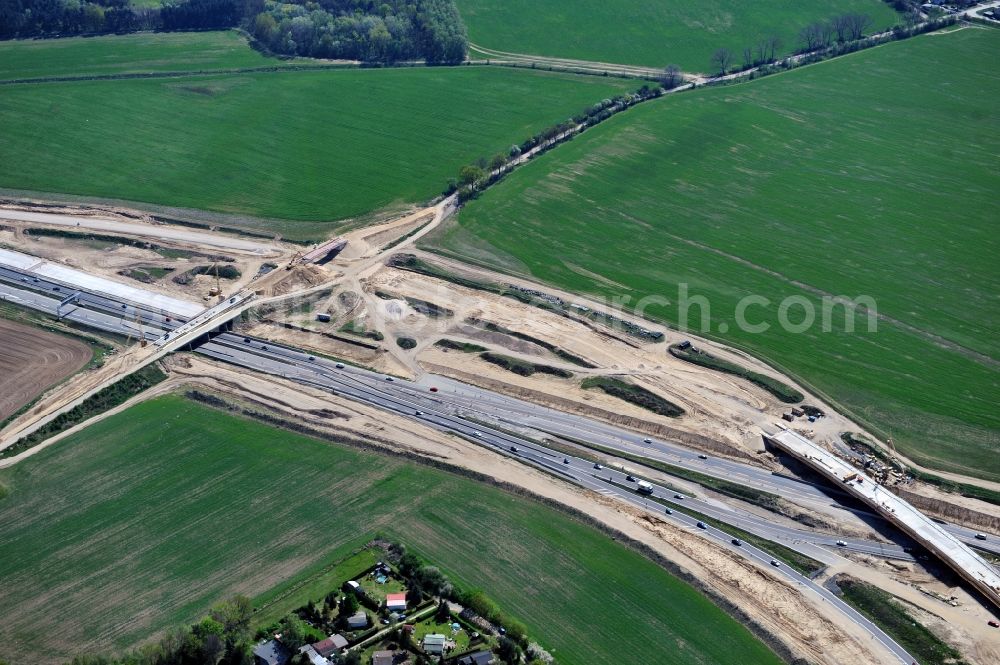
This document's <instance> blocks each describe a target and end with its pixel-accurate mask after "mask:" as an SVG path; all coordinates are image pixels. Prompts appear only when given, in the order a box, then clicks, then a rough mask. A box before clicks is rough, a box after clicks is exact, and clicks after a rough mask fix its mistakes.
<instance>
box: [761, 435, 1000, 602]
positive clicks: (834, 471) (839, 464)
mask: <svg viewBox="0 0 1000 665" xmlns="http://www.w3.org/2000/svg"><path fill="white" fill-rule="evenodd" d="M764 438H765V439H766V440H767V441H768V442H769V443H771V444H772V445H774V446H776V447H778V448H779V449H781V450H782V451H784V452H786V453H788V454H789V455H791V456H792V457H794V458H795V459H797V460H799V461H800V462H802V463H804V464H806V465H807V466H809V467H810V468H811V469H813V470H815V471H817V472H818V473H819V474H820V475H822V476H823V477H824V478H827V479H828V480H830V481H831V482H832V483H834V484H835V485H837V486H839V487H842V488H844V489H845V490H847V492H849V493H850V494H851V496H853V497H855V498H856V499H860V500H861V501H862V502H864V503H865V504H866V505H868V506H871V508H872V509H873V510H875V512H877V513H878V514H879V515H881V516H882V517H883V518H884V519H886V520H887V521H889V522H891V523H892V524H894V525H896V526H897V527H899V529H901V530H902V531H903V532H904V533H906V534H907V535H909V536H910V537H911V538H913V539H914V540H915V541H917V542H918V543H920V544H921V545H923V546H924V547H926V548H927V549H928V550H930V552H932V553H933V554H934V555H935V556H937V557H938V558H939V559H941V560H942V561H943V562H945V563H946V564H948V566H949V567H951V569H952V570H954V571H955V572H956V573H958V574H959V575H960V576H961V577H962V578H963V579H965V581H967V582H968V583H969V584H971V585H972V586H973V587H975V588H976V589H978V590H979V591H980V592H981V593H982V594H983V595H984V596H985V597H986V598H987V599H988V600H989V601H990V602H991V603H993V604H994V605H995V606H996V607H997V608H1000V573H998V572H997V570H996V569H995V568H994V567H993V566H991V565H990V564H989V563H987V562H986V561H985V560H984V559H983V558H982V557H981V556H979V555H978V554H976V553H975V552H973V551H972V550H971V549H969V548H968V547H967V546H966V545H964V544H963V543H962V542H961V541H959V540H958V538H956V537H955V536H953V535H952V534H950V533H948V531H946V530H945V529H943V528H942V527H941V525H939V524H938V523H937V522H935V521H934V520H932V519H930V518H929V517H927V516H926V515H924V514H923V513H921V512H920V511H919V510H917V509H916V508H914V507H913V506H911V505H910V504H909V503H908V502H906V501H904V500H903V499H901V498H900V497H898V496H896V495H895V494H893V493H892V492H890V491H889V490H888V489H886V488H884V487H882V486H881V485H879V484H878V483H876V482H875V481H874V480H873V479H872V478H871V477H870V476H868V475H867V474H866V473H865V472H864V471H863V470H861V469H856V468H854V467H853V466H851V465H850V464H848V463H847V462H846V461H844V460H842V459H841V458H839V457H837V456H836V455H834V454H832V453H830V452H828V451H826V450H825V449H823V448H821V447H820V446H817V445H816V444H815V443H813V442H812V441H810V440H809V439H807V438H806V437H804V436H802V435H801V434H798V433H797V432H793V431H792V430H790V429H781V430H779V431H777V432H775V433H770V434H766V435H765V436H764Z"/></svg>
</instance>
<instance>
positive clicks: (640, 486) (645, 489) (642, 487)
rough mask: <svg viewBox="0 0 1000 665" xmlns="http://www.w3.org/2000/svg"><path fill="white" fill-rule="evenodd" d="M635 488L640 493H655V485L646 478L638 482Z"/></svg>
mask: <svg viewBox="0 0 1000 665" xmlns="http://www.w3.org/2000/svg"><path fill="white" fill-rule="evenodd" d="M635 489H636V491H637V492H638V493H639V494H652V493H653V486H652V485H650V484H649V483H647V482H646V481H645V480H640V481H639V482H638V483H636V486H635Z"/></svg>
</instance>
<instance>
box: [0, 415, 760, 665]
mask: <svg viewBox="0 0 1000 665" xmlns="http://www.w3.org/2000/svg"><path fill="white" fill-rule="evenodd" d="M0 482H2V483H3V484H4V485H5V486H7V487H8V488H9V494H8V495H7V496H6V497H5V498H3V499H0V543H2V549H0V552H2V556H0V615H2V616H3V617H4V621H3V622H2V623H0V638H2V639H0V658H7V659H9V660H11V662H38V663H50V662H53V663H54V662H64V661H66V660H68V659H69V657H71V655H73V654H74V653H79V652H89V653H94V652H108V651H111V650H122V649H126V648H128V647H130V646H133V645H136V644H137V643H139V642H142V641H146V640H149V639H151V638H152V637H153V636H154V635H155V634H156V633H157V632H159V631H162V630H164V629H166V628H168V627H172V626H175V625H179V624H183V623H188V622H190V621H192V620H195V619H196V618H197V617H199V616H200V615H201V614H202V613H204V612H205V611H206V610H207V608H208V607H209V606H210V605H212V604H213V603H215V602H218V601H220V600H223V599H225V598H227V597H229V596H231V595H234V594H236V593H244V594H248V595H250V596H256V595H260V596H262V597H263V598H271V596H270V595H269V594H268V589H270V588H272V587H284V586H287V582H288V581H289V580H294V579H296V578H299V579H308V577H309V576H310V575H312V576H315V575H316V574H317V571H318V570H322V567H323V566H324V565H325V564H327V563H328V562H330V561H336V560H338V559H340V558H343V557H344V556H346V555H347V554H348V553H349V552H350V551H351V550H353V549H355V548H357V547H359V546H360V545H362V544H364V543H365V542H367V541H368V540H369V539H370V538H372V537H373V536H375V535H376V534H377V533H380V534H382V535H384V536H386V537H389V538H392V539H396V540H399V541H400V542H403V543H404V544H406V545H407V547H408V548H410V549H411V550H412V551H415V552H417V553H419V554H420V555H421V556H423V557H424V558H426V559H427V560H429V561H433V562H435V564H437V565H440V567H441V568H442V571H443V572H445V573H446V574H447V575H448V576H449V577H450V578H451V579H452V580H453V581H455V582H456V583H457V584H460V585H462V586H463V587H465V588H480V589H483V590H484V591H486V593H487V594H488V595H489V596H490V597H492V598H493V599H494V600H495V601H496V602H497V603H498V604H499V605H500V606H502V607H503V608H504V609H505V610H506V611H508V612H509V613H510V614H511V615H513V616H515V617H518V618H519V619H521V620H523V621H524V623H525V624H526V625H527V627H528V629H529V633H530V634H531V635H532V636H534V637H535V638H536V639H538V640H539V641H540V642H542V643H543V644H545V645H546V646H547V647H548V648H550V649H552V650H553V651H554V652H555V653H556V654H557V655H558V658H559V662H560V663H566V664H573V663H576V664H578V665H599V664H601V663H609V664H610V663H615V664H617V663H622V662H635V663H638V662H656V663H664V664H669V663H678V664H681V663H684V664H688V663H746V662H753V663H762V664H767V663H778V662H779V661H778V659H777V657H776V656H775V655H773V654H772V653H771V652H770V651H768V650H767V648H766V647H765V646H764V645H763V644H762V643H761V642H759V641H758V640H757V639H756V638H754V637H753V636H752V635H751V634H750V633H749V632H748V631H747V630H746V629H745V628H743V627H742V626H740V625H739V624H738V623H737V622H736V621H735V620H733V619H731V618H730V617H728V616H727V615H725V614H724V613H723V612H722V611H721V610H720V609H718V608H717V607H715V606H714V605H712V604H711V603H710V602H709V601H708V600H707V599H706V598H705V597H704V596H702V595H701V594H700V593H699V592H697V591H696V590H695V589H694V588H692V587H690V586H688V585H687V584H686V583H683V582H681V581H680V580H678V579H677V578H675V577H673V576H672V575H670V574H669V573H667V572H666V571H665V570H663V569H662V568H660V567H658V566H657V565H655V564H653V563H652V562H650V561H649V560H647V559H644V558H643V557H642V556H640V555H638V554H635V553H633V552H632V551H630V550H628V549H626V548H624V547H623V546H621V545H620V544H618V543H615V542H614V541H613V540H612V539H611V538H609V537H608V536H607V535H606V534H602V533H599V532H598V531H596V530H594V529H593V528H591V527H589V526H585V525H584V524H582V523H580V522H578V521H576V520H575V519H572V518H570V517H568V516H566V515H564V514H562V513H559V512H557V511H555V510H553V509H551V508H549V507H547V506H544V505H541V504H539V503H537V502H536V501H534V500H531V499H527V498H523V497H517V496H514V495H512V494H508V493H506V492H504V491H501V490H499V489H495V488H492V487H489V486H485V485H483V483H481V482H479V481H474V480H471V479H467V478H464V477H459V476H456V475H453V474H450V473H447V472H443V471H438V470H434V469H430V468H428V467H423V466H419V465H415V464H413V463H410V462H406V461H403V460H400V459H398V458H389V457H384V456H381V455H377V454H374V453H362V452H359V451H356V450H352V449H349V448H344V447H340V446H337V445H333V444H329V443H326V442H322V441H318V440H315V439H311V438H307V437H304V436H301V435H298V434H293V433H290V432H286V431H283V430H276V429H273V428H270V427H266V426H264V425H261V424H259V423H256V422H252V421H247V420H244V419H241V418H237V417H234V416H231V415H228V414H224V413H222V412H219V411H215V410H211V409H209V408H208V407H204V406H202V405H200V404H196V403H194V402H191V401H189V400H187V399H185V398H183V397H179V396H167V397H162V398H157V399H155V400H152V401H149V402H146V403H143V404H140V405H138V406H135V407H133V408H131V409H129V410H128V411H127V412H124V413H121V414H118V415H115V416H112V417H110V418H108V419H106V420H104V421H101V422H99V423H96V424H94V425H92V426H91V427H89V428H88V429H86V430H85V431H83V432H81V433H79V434H77V435H75V436H73V437H71V438H69V439H67V440H65V441H63V442H61V443H59V444H58V445H56V446H53V447H51V448H48V449H46V450H43V451H41V452H40V453H38V454H37V455H36V456H34V457H32V458H30V459H28V460H26V461H25V462H23V463H21V464H18V465H17V466H15V467H13V468H11V469H7V470H4V471H2V472H0ZM303 576H305V577H303Z"/></svg>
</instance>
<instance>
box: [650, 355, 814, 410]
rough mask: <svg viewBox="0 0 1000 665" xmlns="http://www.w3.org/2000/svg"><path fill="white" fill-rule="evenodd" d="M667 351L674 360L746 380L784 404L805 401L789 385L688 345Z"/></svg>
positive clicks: (803, 397)
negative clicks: (684, 347)
mask: <svg viewBox="0 0 1000 665" xmlns="http://www.w3.org/2000/svg"><path fill="white" fill-rule="evenodd" d="M668 351H670V355H672V356H673V357H674V358H678V359H680V360H684V361H686V362H689V363H692V364H694V365H699V366H701V367H707V368H708V369H714V370H718V371H720V372H725V373H726V374H732V375H734V376H738V377H740V378H743V379H746V380H747V381H749V382H750V383H752V384H754V385H756V386H760V387H761V388H763V389H764V390H766V391H767V392H769V393H771V394H772V395H774V396H775V397H777V398H778V399H779V400H781V401H782V402H784V403H785V404H797V403H799V402H801V401H802V400H803V399H805V396H804V395H803V394H802V393H800V392H799V391H798V390H796V389H795V388H792V387H791V386H789V385H785V384H784V383H782V382H781V381H778V380H777V379H774V378H772V377H770V376H767V375H765V374H761V373H759V372H754V371H751V370H749V369H747V368H746V367H741V366H740V365H737V364H736V363H732V362H729V361H728V360H723V359H722V358H719V357H717V356H713V355H712V354H710V353H706V352H705V351H701V350H699V349H696V348H694V347H693V346H691V345H690V344H689V345H688V347H687V348H686V349H682V348H681V345H679V344H671V345H670V348H669V349H668Z"/></svg>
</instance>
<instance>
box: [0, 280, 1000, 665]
mask: <svg viewBox="0 0 1000 665" xmlns="http://www.w3.org/2000/svg"><path fill="white" fill-rule="evenodd" d="M25 277H27V278H28V281H25ZM68 286H69V287H70V289H73V288H74V287H72V286H70V285H66V284H61V283H58V282H55V281H53V280H47V279H37V278H34V277H33V276H32V275H30V274H28V273H22V272H20V271H17V270H11V269H0V297H2V298H4V299H7V300H11V301H13V302H16V303H19V304H21V305H24V306H28V307H32V308H35V309H38V310H41V311H45V312H49V313H55V312H56V309H57V306H58V304H59V302H60V300H62V296H63V295H64V294H66V293H67V287H68ZM61 314H62V315H63V317H64V318H66V319H68V320H71V321H74V322H77V323H81V324H84V325H88V326H92V327H95V328H99V329H102V330H105V331H109V332H113V333H118V334H126V335H132V336H136V335H137V334H138V330H136V321H137V320H138V321H140V322H141V325H142V326H143V327H144V330H143V333H144V335H145V336H146V337H147V338H148V339H155V338H157V337H159V336H160V335H161V334H162V332H163V331H167V330H171V329H173V328H175V327H176V326H178V325H181V324H182V323H183V322H184V319H179V318H178V317H177V316H175V315H173V314H171V313H169V312H164V311H158V310H153V309H149V308H146V307H144V306H143V305H142V304H141V303H135V302H131V303H123V302H120V301H118V300H116V299H114V298H113V297H108V296H105V295H101V294H94V293H88V292H85V291H80V296H79V297H78V299H77V300H76V301H75V302H73V303H70V304H68V305H66V306H64V307H63V308H62V310H61ZM197 350H198V352H200V353H202V354H204V355H206V356H208V357H212V358H215V359H218V360H221V361H224V362H228V363H232V364H235V365H239V366H242V367H246V368H249V369H253V370H255V371H260V372H265V373H269V374H272V375H275V376H281V377H284V378H287V379H290V380H294V381H298V382H301V383H304V384H307V385H311V386H314V387H318V388H322V389H325V390H329V391H331V392H333V393H336V394H338V395H342V396H344V397H347V398H350V399H354V400H358V401H361V402H365V403H368V404H371V405H374V406H376V407H379V408H381V409H385V410H387V411H391V412H394V413H396V414H400V415H403V416H406V417H410V418H413V419H415V420H418V421H420V422H422V423H423V424H425V425H427V426H429V427H433V428H435V429H439V430H441V431H446V432H452V433H455V434H458V435H461V436H463V437H466V438H468V439H469V440H471V441H474V442H476V443H478V444H480V445H483V446H486V447H489V448H491V449H494V450H496V451H497V452H499V453H501V454H504V455H508V456H511V457H515V458H517V459H519V460H520V461H522V462H524V463H526V464H530V465H532V466H535V467H537V468H540V469H542V470H544V471H546V472H548V473H550V474H552V475H554V476H556V477H560V478H563V479H565V480H566V481H568V482H572V483H574V484H577V485H579V486H582V487H585V488H588V489H591V490H593V491H595V492H599V493H602V494H605V495H609V496H615V497H617V498H618V499H620V500H623V501H627V502H629V503H630V504H632V505H634V506H636V507H637V508H639V509H642V510H646V511H649V512H651V513H655V514H657V515H658V516H659V517H660V518H661V519H665V520H672V521H674V522H675V523H677V524H679V525H680V526H682V527H684V528H688V529H691V531H692V536H693V537H703V538H709V539H712V540H715V541H718V542H720V543H721V544H722V545H723V546H724V547H729V548H731V549H732V550H734V551H738V552H739V553H741V554H742V555H743V556H746V557H749V558H752V559H755V560H758V561H762V562H765V563H767V564H770V565H772V567H773V570H774V572H775V573H776V574H779V575H782V576H784V577H786V578H787V579H789V580H790V581H791V582H793V583H794V584H796V585H799V586H801V587H802V588H803V591H804V592H806V593H810V594H815V595H817V596H818V597H819V598H821V599H822V600H821V602H826V603H830V604H831V606H833V607H836V608H837V609H838V610H839V611H841V612H843V613H844V614H845V615H847V616H848V617H850V619H851V620H852V621H854V622H855V623H857V624H858V625H860V626H862V627H863V628H864V629H865V630H867V631H868V632H869V633H870V635H871V637H872V639H874V640H878V641H879V642H881V643H882V644H884V645H885V646H886V648H887V649H889V650H890V651H891V652H892V653H894V654H895V655H896V656H897V657H898V658H899V659H900V661H901V662H904V663H911V662H915V661H914V659H913V658H912V656H911V655H910V654H908V653H907V652H906V651H905V650H904V649H903V648H902V647H900V646H899V645H898V644H896V643H895V642H893V641H892V640H891V638H889V637H888V636H887V635H885V634H884V633H883V632H882V631H881V630H880V629H878V627H876V626H874V625H873V624H871V623H870V622H868V621H867V620H866V619H865V618H864V617H863V616H861V615H859V614H858V613H857V612H855V611H854V610H853V609H852V608H851V607H849V606H847V605H846V604H844V603H843V602H842V601H840V599H839V598H837V597H836V596H835V595H834V594H832V593H831V592H830V591H829V590H827V589H825V588H824V587H822V586H821V585H818V584H816V583H814V582H813V581H812V580H810V579H809V578H807V577H805V576H803V575H801V574H799V573H798V572H796V571H795V570H793V569H792V568H790V567H789V566H788V565H786V564H783V563H781V562H780V561H778V560H777V559H775V558H774V557H772V556H771V555H769V554H768V553H766V552H764V551H763V550H760V549H758V548H755V547H752V546H750V545H749V544H747V543H740V544H739V545H736V544H733V543H732V535H731V534H727V533H726V532H725V531H724V530H719V529H715V528H714V527H711V526H708V525H706V528H698V527H697V526H696V524H697V519H695V518H694V517H691V516H689V515H687V514H685V513H684V510H683V508H682V506H686V507H689V508H690V509H691V510H693V511H697V512H698V513H702V514H705V515H708V516H710V517H713V518H715V519H717V520H719V521H721V522H724V523H726V524H731V525H733V526H737V527H739V528H741V529H743V530H745V531H747V532H750V533H753V534H755V535H758V536H760V537H763V538H766V539H768V540H772V541H775V542H779V543H781V544H783V545H785V546H786V547H789V548H791V549H793V550H796V551H798V552H802V553H804V554H806V555H808V556H812V557H814V558H817V559H820V560H823V561H827V562H829V561H831V557H834V556H835V554H834V552H835V551H836V550H837V549H841V548H843V549H851V550H854V551H859V552H865V553H868V554H873V555H878V556H887V557H893V558H900V559H908V558H910V555H909V554H908V553H907V552H905V551H903V547H902V546H901V545H886V544H881V543H876V542H872V541H868V540H863V539H854V538H838V537H836V536H830V535H827V534H821V533H816V532H814V531H811V530H809V529H804V528H801V529H800V528H795V527H790V526H785V525H779V524H775V523H774V522H772V521H769V520H766V519H763V518H761V517H759V516H757V515H754V514H752V513H750V512H748V511H741V510H737V509H734V508H732V507H731V506H728V505H726V504H723V503H721V502H716V501H712V500H709V499H706V498H702V497H697V496H693V495H692V494H691V493H680V494H681V496H682V497H683V498H675V494H676V493H675V492H674V491H673V490H672V489H670V488H668V487H666V486H663V485H660V484H657V483H653V496H652V497H647V496H646V495H641V494H639V493H637V492H635V491H633V490H631V489H629V488H630V487H631V486H632V483H631V482H630V481H628V479H627V478H626V473H625V472H624V470H618V469H614V468H610V469H609V468H601V469H596V468H594V463H593V462H592V461H590V460H588V459H584V458H581V457H577V456H573V455H568V454H565V453H563V452H560V451H557V450H554V449H552V448H550V447H548V446H546V445H545V442H544V440H543V438H542V437H541V436H539V437H538V438H533V437H530V436H521V435H519V434H516V433H512V432H511V431H510V428H509V427H505V425H510V426H512V427H514V428H516V429H523V428H528V429H531V430H535V431H536V432H539V433H545V434H548V435H556V436H564V437H567V438H570V439H575V440H587V441H589V442H591V443H594V444H598V445H601V446H604V447H607V448H612V449H620V450H623V451H627V452H632V453H636V454H640V455H644V456H647V457H652V458H655V459H661V460H663V461H666V462H669V463H671V464H674V465H677V466H680V467H684V468H688V469H695V470H697V471H699V472H701V473H705V474H707V475H712V476H715V477H719V478H725V479H728V480H732V481H734V482H739V483H741V484H745V485H749V486H752V487H756V488H758V489H765V490H768V491H773V492H775V493H777V494H781V495H785V496H790V497H791V498H794V499H795V500H797V501H802V502H809V501H813V502H824V503H826V504H827V505H829V504H830V503H831V499H830V497H829V496H828V495H827V494H826V492H825V491H824V489H823V488H821V487H818V486H815V485H812V484H810V483H804V482H802V481H799V480H795V479H791V478H787V477H784V476H780V475H775V474H771V473H769V472H767V471H765V470H763V469H758V468H756V467H752V466H750V465H747V464H741V463H739V462H735V461H732V460H726V459H719V458H713V457H709V458H705V459H703V458H702V457H700V456H699V455H697V454H696V453H692V452H691V451H690V450H688V449H686V448H684V447H682V446H679V445H676V444H673V443H670V442H666V441H659V440H652V439H650V438H647V437H643V436H642V435H641V434H637V433H635V432H631V431H629V430H625V429H622V428H617V427H614V426H612V425H607V424H605V423H601V422H597V421H591V420H589V419H586V418H583V417H580V416H575V415H572V414H566V413H562V412H559V411H556V410H554V409H548V408H546V407H542V406H538V405H535V404H531V403H528V402H524V401H522V400H517V399H515V398H510V397H506V396H503V395H498V394H496V393H491V392H489V391H486V390H482V389H479V388H476V387H474V386H469V385H466V384H462V383H459V382H455V381H451V380H448V379H445V378H442V377H434V376H429V377H426V378H425V379H424V380H423V381H422V382H421V383H412V382H409V381H404V380H401V379H396V378H394V377H388V376H384V375H380V374H378V373H375V372H371V371H369V370H365V369H363V368H359V367H353V366H350V365H344V364H342V363H336V362H334V361H331V360H327V359H324V358H319V357H315V356H312V355H310V354H308V353H306V352H302V351H298V350H296V349H291V348H288V347H284V346H281V345H275V344H273V343H271V342H268V341H265V340H258V339H253V338H249V337H243V336H240V335H236V334H233V333H222V334H219V335H218V336H215V337H214V338H212V339H211V340H210V341H207V342H205V343H203V344H201V345H200V346H199V347H198V349H197ZM431 387H433V388H435V389H436V390H435V391H434V392H431V390H430V388H431ZM486 423H495V424H494V425H490V424H486ZM632 473H638V471H633V472H632ZM663 501H666V502H668V503H671V504H673V506H674V508H673V509H672V511H671V512H670V513H669V514H668V512H667V511H666V509H665V508H664V504H663V503H662V502H663ZM960 535H964V534H960ZM969 537H971V534H970V536H969ZM976 544H977V545H979V546H983V545H986V546H993V547H995V546H996V545H995V544H994V543H989V542H987V543H981V542H979V541H976ZM772 561H773V562H774V563H773V564H772ZM775 564H777V565H775Z"/></svg>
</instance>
